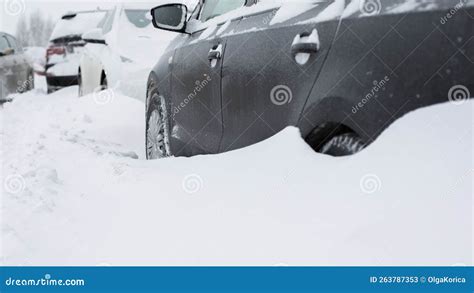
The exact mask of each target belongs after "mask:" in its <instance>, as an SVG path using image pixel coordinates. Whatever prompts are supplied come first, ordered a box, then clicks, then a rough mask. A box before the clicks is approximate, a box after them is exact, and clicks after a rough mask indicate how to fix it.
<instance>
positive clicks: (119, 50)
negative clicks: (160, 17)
mask: <svg viewBox="0 0 474 293" xmlns="http://www.w3.org/2000/svg"><path fill="white" fill-rule="evenodd" d="M152 6H153V4H151V3H150V4H149V3H147V4H145V3H136V4H132V3H129V4H127V5H123V4H119V5H116V6H115V8H114V9H112V10H110V13H108V15H107V16H106V18H105V21H104V22H103V23H102V24H101V27H100V28H101V29H102V30H103V32H104V39H105V41H106V44H105V45H104V44H95V43H87V44H86V46H85V50H84V53H83V56H82V58H81V61H80V66H79V67H80V71H81V79H82V80H81V83H82V87H83V89H82V92H83V94H89V93H92V92H94V91H98V90H100V89H101V87H100V85H101V79H102V76H103V74H104V75H105V76H106V78H107V83H108V87H109V88H112V89H120V90H121V91H122V92H123V93H124V94H126V95H128V96H131V97H133V98H136V99H139V100H141V101H145V95H146V82H147V78H148V76H149V73H150V71H151V69H152V65H151V64H150V62H149V56H150V55H153V54H157V53H159V52H163V51H164V49H165V48H166V46H167V45H168V42H169V41H170V40H171V39H172V38H174V37H175V36H176V34H174V33H168V32H164V33H162V32H159V31H156V30H155V29H153V27H152V25H151V23H148V24H147V23H138V24H137V25H138V26H137V25H135V24H133V23H131V22H130V20H129V18H128V14H129V13H143V15H145V12H146V13H148V11H149V9H151V7H152ZM133 19H134V20H136V19H140V18H139V17H138V18H137V17H135V18H133Z"/></svg>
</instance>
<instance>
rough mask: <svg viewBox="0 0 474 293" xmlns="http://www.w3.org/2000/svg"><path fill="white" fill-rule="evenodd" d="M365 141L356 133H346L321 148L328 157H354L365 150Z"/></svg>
mask: <svg viewBox="0 0 474 293" xmlns="http://www.w3.org/2000/svg"><path fill="white" fill-rule="evenodd" d="M365 146H366V144H365V143H364V141H363V140H362V139H361V138H360V137H359V136H357V134H355V133H344V134H341V135H337V136H335V137H333V138H331V139H330V140H329V141H328V142H326V143H325V144H324V145H323V147H322V148H321V150H320V152H321V153H323V154H326V155H330V156H335V157H342V156H350V155H354V154H356V153H358V152H360V151H361V150H363V149H364V148H365Z"/></svg>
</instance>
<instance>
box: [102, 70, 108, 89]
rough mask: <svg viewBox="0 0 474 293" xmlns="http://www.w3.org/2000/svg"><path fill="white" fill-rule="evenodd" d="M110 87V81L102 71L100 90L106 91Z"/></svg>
mask: <svg viewBox="0 0 474 293" xmlns="http://www.w3.org/2000/svg"><path fill="white" fill-rule="evenodd" d="M108 88H109V83H108V81H107V75H105V73H104V72H102V79H101V81H100V90H102V91H104V90H106V89H108Z"/></svg>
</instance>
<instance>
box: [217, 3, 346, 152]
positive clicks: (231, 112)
mask: <svg viewBox="0 0 474 293" xmlns="http://www.w3.org/2000/svg"><path fill="white" fill-rule="evenodd" d="M282 2H283V4H279V5H276V4H274V5H270V4H271V3H272V1H261V2H259V3H257V4H256V6H255V8H254V9H251V10H250V13H251V14H250V15H246V16H244V17H243V19H242V20H241V21H240V22H239V24H238V26H237V28H236V29H235V31H234V32H233V34H232V35H231V36H229V37H228V41H227V49H226V55H225V58H224V65H223V71H222V100H223V102H222V103H223V105H224V107H223V122H224V135H223V139H222V144H221V146H220V151H222V152H224V151H229V150H233V149H236V148H240V147H244V146H247V145H250V144H253V143H256V142H259V141H261V140H263V139H266V138H268V137H270V136H272V135H273V134H275V133H276V132H278V131H280V130H282V129H283V128H285V127H286V126H288V125H296V124H297V122H298V118H299V116H300V114H301V112H302V110H303V108H304V105H305V103H306V100H307V97H308V95H309V93H310V91H311V89H312V87H313V84H314V83H315V81H316V79H317V77H318V74H319V72H320V69H321V67H322V65H323V63H324V60H325V57H326V55H327V53H328V51H329V49H330V47H331V44H332V42H333V39H334V36H335V33H336V30H337V27H338V23H339V20H340V16H341V14H342V12H343V10H344V2H345V1H344V0H333V1H304V0H303V1H286V2H285V1H273V3H282ZM268 3H270V4H268Z"/></svg>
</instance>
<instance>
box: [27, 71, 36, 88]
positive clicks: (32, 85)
mask: <svg viewBox="0 0 474 293" xmlns="http://www.w3.org/2000/svg"><path fill="white" fill-rule="evenodd" d="M34 88H35V75H34V73H33V72H30V74H28V80H27V90H28V91H31V90H34Z"/></svg>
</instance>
